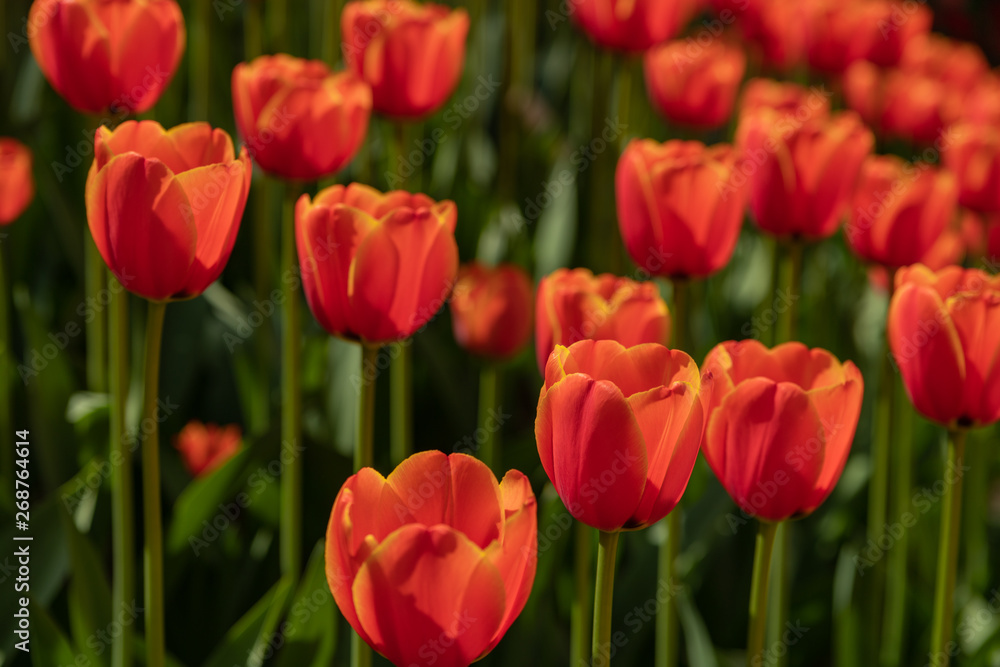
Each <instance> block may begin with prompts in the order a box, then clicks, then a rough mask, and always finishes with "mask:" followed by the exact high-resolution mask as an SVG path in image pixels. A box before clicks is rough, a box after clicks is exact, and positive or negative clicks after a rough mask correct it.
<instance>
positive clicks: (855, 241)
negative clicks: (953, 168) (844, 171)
mask: <svg viewBox="0 0 1000 667" xmlns="http://www.w3.org/2000/svg"><path fill="white" fill-rule="evenodd" d="M957 197H958V188H957V185H956V183H955V177H954V176H953V175H952V174H951V173H949V172H947V171H940V170H937V169H935V168H933V167H931V166H929V165H927V164H910V163H908V162H905V161H903V160H902V159H900V158H898V157H895V156H891V155H886V156H883V155H876V156H872V157H870V158H868V160H867V161H866V162H865V164H864V166H863V167H862V169H861V178H860V179H859V181H858V186H857V189H856V190H855V192H854V199H853V201H852V203H851V217H850V220H849V222H848V224H847V225H846V226H845V228H844V231H845V233H846V235H847V241H848V243H849V244H850V246H851V249H852V250H854V252H855V253H856V254H857V255H858V256H859V257H861V258H862V259H865V260H868V261H870V262H875V263H878V264H883V265H885V266H889V267H899V266H906V265H908V264H915V263H917V262H919V261H921V260H922V259H923V258H924V257H925V256H926V255H927V254H928V253H929V252H930V250H931V248H933V247H934V245H935V244H936V243H937V241H938V239H939V238H940V237H941V235H942V234H943V233H944V231H945V228H946V227H947V226H948V224H949V222H950V221H951V219H952V217H953V216H954V214H955V206H956V203H957Z"/></svg>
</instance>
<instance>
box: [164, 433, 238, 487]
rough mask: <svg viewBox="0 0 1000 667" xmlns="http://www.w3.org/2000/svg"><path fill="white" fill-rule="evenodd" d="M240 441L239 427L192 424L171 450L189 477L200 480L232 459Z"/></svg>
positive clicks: (176, 439)
mask: <svg viewBox="0 0 1000 667" xmlns="http://www.w3.org/2000/svg"><path fill="white" fill-rule="evenodd" d="M242 441H243V436H242V434H241V433H240V427H239V426H237V425H235V424H230V425H228V426H221V427H220V426H217V425H215V424H208V425H205V424H203V423H201V422H200V421H191V422H188V423H187V425H186V426H185V427H184V428H183V429H181V432H180V433H179V434H177V437H175V438H174V447H175V448H176V449H177V451H179V452H180V454H181V458H182V460H183V461H184V467H185V468H187V471H188V472H189V473H191V476H192V477H202V476H204V475H207V474H208V473H210V472H212V471H213V470H215V469H216V468H218V467H219V466H221V465H222V464H223V463H225V462H226V461H228V460H229V459H231V458H232V457H233V455H234V454H236V452H238V451H239V449H240V443H241V442H242Z"/></svg>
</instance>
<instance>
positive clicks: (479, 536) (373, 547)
mask: <svg viewBox="0 0 1000 667" xmlns="http://www.w3.org/2000/svg"><path fill="white" fill-rule="evenodd" d="M536 511H537V510H536V508H535V495H534V494H533V493H532V491H531V484H530V483H529V482H528V478H527V477H525V476H524V475H523V474H521V473H520V472H518V471H516V470H511V471H510V472H508V473H507V475H506V476H505V477H504V478H503V481H502V482H500V483H499V484H497V480H496V477H494V476H493V473H492V472H490V469H489V468H488V467H487V466H486V465H485V464H483V463H481V462H480V461H477V460H476V459H474V458H472V457H471V456H466V455H465V454H452V455H450V456H445V455H444V454H442V453H441V452H438V451H429V452H421V453H419V454H415V455H413V456H411V457H410V458H408V459H407V460H405V461H403V463H401V464H400V465H399V467H398V468H396V470H394V471H393V472H392V474H390V475H389V477H388V478H385V477H382V475H380V474H379V473H378V472H376V471H375V470H374V469H372V468H362V469H361V470H360V471H359V472H358V473H356V474H354V475H352V476H351V477H350V478H349V479H348V480H347V482H346V483H344V486H343V487H342V488H341V489H340V493H338V494H337V499H336V500H335V501H334V504H333V512H332V513H331V514H330V524H329V527H328V528H327V532H326V578H327V582H328V583H329V585H330V590H331V591H332V592H333V598H334V600H336V602H337V606H338V607H339V608H340V611H341V613H342V614H343V615H344V617H345V618H346V619H347V621H348V622H349V623H350V624H351V627H353V628H354V630H355V631H357V633H358V634H359V635H360V636H361V638H362V639H364V640H365V641H366V642H367V643H368V644H369V645H370V646H371V647H372V648H374V649H375V650H376V651H378V652H379V653H381V654H382V655H384V656H385V657H386V658H388V659H389V660H390V661H392V663H393V664H395V665H413V664H431V663H433V664H434V665H438V666H440V667H467V666H468V665H470V664H471V663H472V662H474V661H476V660H478V659H479V658H481V657H482V656H484V655H486V654H487V653H489V652H490V651H491V650H493V648H494V647H495V646H496V645H497V644H498V643H499V642H500V640H501V639H502V638H503V636H504V634H505V633H506V632H507V629H508V628H509V627H510V625H511V623H513V622H514V619H516V618H517V616H518V614H520V613H521V609H523V608H524V604H525V602H527V600H528V595H529V594H530V593H531V586H532V583H533V582H534V579H535V565H536V562H537V553H538V534H537V532H536V531H537V517H536Z"/></svg>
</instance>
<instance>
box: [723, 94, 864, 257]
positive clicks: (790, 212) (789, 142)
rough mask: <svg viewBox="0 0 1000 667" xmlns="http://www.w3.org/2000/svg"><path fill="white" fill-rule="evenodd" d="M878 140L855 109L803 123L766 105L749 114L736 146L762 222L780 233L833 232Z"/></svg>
mask: <svg viewBox="0 0 1000 667" xmlns="http://www.w3.org/2000/svg"><path fill="white" fill-rule="evenodd" d="M874 142H875V139H874V137H873V136H872V133H871V131H870V130H868V129H867V128H866V127H865V126H864V125H863V124H862V123H861V119H860V118H859V117H858V116H857V114H855V113H853V112H841V113H837V114H834V115H832V116H829V117H825V118H812V119H810V120H807V121H805V122H804V123H800V122H798V121H797V120H794V119H793V118H791V117H788V116H785V117H781V116H780V115H779V114H778V113H777V112H774V111H768V110H766V109H765V110H760V111H757V112H754V113H751V114H748V115H747V116H745V117H744V119H743V121H742V122H741V123H740V126H739V128H738V131H737V144H738V145H740V146H741V147H742V148H743V149H744V152H745V155H746V157H745V164H744V165H743V166H741V167H740V170H741V171H742V172H743V173H746V174H750V210H751V212H752V213H753V215H754V219H755V221H756V223H757V226H758V227H760V228H761V229H762V230H764V231H766V232H768V233H770V234H773V235H775V236H778V237H803V238H809V239H822V238H826V237H828V236H831V235H832V234H833V233H834V232H836V231H837V227H838V226H839V225H840V221H841V218H842V217H843V215H844V213H845V212H846V210H845V209H846V208H847V204H848V200H849V198H850V196H851V193H852V192H853V190H854V185H855V183H856V182H857V179H858V174H859V172H860V170H861V164H862V163H863V162H864V160H865V158H866V157H867V156H868V154H869V153H870V152H871V149H872V145H873V144H874Z"/></svg>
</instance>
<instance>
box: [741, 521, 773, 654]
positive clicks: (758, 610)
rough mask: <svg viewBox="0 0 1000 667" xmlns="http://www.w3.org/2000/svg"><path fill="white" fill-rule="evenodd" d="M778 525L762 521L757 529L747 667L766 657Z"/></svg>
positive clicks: (751, 588)
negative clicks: (772, 554)
mask: <svg viewBox="0 0 1000 667" xmlns="http://www.w3.org/2000/svg"><path fill="white" fill-rule="evenodd" d="M778 525H779V524H777V523H771V522H769V521H761V522H760V525H758V527H757V543H756V548H755V549H754V555H753V580H752V583H751V584H750V628H749V631H748V633H747V666H748V667H754V665H757V664H759V662H760V656H763V655H764V637H765V635H766V633H767V594H768V576H769V574H770V571H771V553H772V552H773V551H774V537H775V534H776V533H777V532H778Z"/></svg>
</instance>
